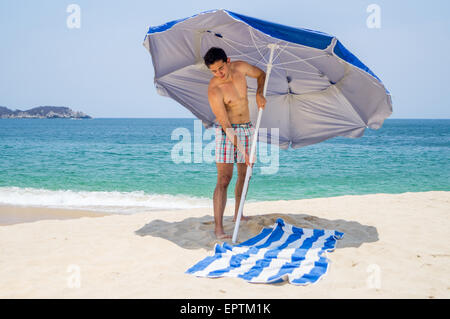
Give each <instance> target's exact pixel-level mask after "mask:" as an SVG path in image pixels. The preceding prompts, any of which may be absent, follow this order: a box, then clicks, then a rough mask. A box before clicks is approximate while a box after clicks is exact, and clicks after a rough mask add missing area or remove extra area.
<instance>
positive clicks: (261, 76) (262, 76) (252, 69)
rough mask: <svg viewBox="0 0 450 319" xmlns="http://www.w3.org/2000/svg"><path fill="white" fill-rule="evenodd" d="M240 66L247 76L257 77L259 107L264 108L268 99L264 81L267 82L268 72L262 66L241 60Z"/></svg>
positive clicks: (257, 102)
mask: <svg viewBox="0 0 450 319" xmlns="http://www.w3.org/2000/svg"><path fill="white" fill-rule="evenodd" d="M239 68H240V70H241V72H243V73H244V74H245V75H246V76H249V77H251V78H255V79H256V81H257V83H258V88H257V89H256V104H257V105H258V107H259V108H262V109H264V107H265V106H266V99H265V98H264V83H265V82H266V72H264V71H263V70H261V69H260V68H258V67H256V66H253V65H251V64H249V63H247V62H245V61H239Z"/></svg>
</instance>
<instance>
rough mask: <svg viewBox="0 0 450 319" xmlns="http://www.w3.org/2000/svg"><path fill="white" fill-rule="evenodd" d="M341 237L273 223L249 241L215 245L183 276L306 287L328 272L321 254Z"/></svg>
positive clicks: (341, 234) (331, 231) (278, 220)
mask: <svg viewBox="0 0 450 319" xmlns="http://www.w3.org/2000/svg"><path fill="white" fill-rule="evenodd" d="M343 235H344V233H341V232H338V231H335V230H319V229H306V228H298V227H294V226H292V225H290V224H286V223H285V222H284V221H283V220H282V219H277V221H276V223H275V224H274V225H273V226H272V227H271V228H264V229H263V230H262V231H261V233H259V234H258V235H256V236H255V237H253V238H250V239H249V240H247V241H245V242H243V243H241V244H238V245H234V246H232V245H230V244H228V243H223V244H222V245H219V244H216V246H215V248H214V251H215V252H214V255H213V256H209V257H206V258H205V259H203V260H201V261H200V262H198V263H197V264H195V265H194V266H192V267H191V268H189V269H188V270H187V271H186V273H188V274H192V275H195V276H197V277H209V278H216V277H238V278H242V279H244V280H246V281H248V282H251V283H277V282H281V281H284V280H286V279H288V280H289V282H290V283H291V284H294V285H306V284H310V283H314V282H316V281H317V280H319V279H320V278H321V277H322V276H323V275H325V274H326V272H327V270H328V262H329V260H328V259H327V258H326V256H325V252H327V251H332V250H334V248H335V246H336V240H338V239H341V238H342V237H343Z"/></svg>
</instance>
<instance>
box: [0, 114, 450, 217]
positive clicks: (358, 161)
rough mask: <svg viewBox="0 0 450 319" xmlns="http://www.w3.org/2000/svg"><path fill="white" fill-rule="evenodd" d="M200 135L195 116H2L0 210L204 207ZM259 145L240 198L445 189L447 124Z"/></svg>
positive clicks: (209, 181) (207, 164)
mask: <svg viewBox="0 0 450 319" xmlns="http://www.w3.org/2000/svg"><path fill="white" fill-rule="evenodd" d="M199 129H200V131H199ZM208 132H209V133H211V132H213V130H212V129H210V130H205V129H204V128H203V127H202V126H201V125H200V124H199V121H198V120H195V119H156V118H148V119H132V118H121V119H119V118H96V119H90V120H68V119H1V120H0V204H3V205H25V206H45V207H59V208H77V209H87V210H97V211H107V212H113V213H124V214H131V213H137V212H142V211H150V210H161V209H185V208H195V207H212V195H213V192H214V188H215V183H216V178H217V173H216V166H215V163H214V162H213V161H211V160H212V159H213V157H211V156H209V155H208V154H211V153H210V152H209V151H210V150H211V149H213V146H214V137H212V139H210V137H211V136H213V135H208ZM263 145H265V144H263V143H260V147H262V146H263ZM266 146H267V145H266ZM264 149H265V148H262V150H264ZM267 149H268V150H267V154H266V155H265V156H264V157H263V156H262V155H260V158H261V162H259V161H258V162H257V163H256V164H255V167H254V171H253V176H252V178H251V181H250V185H249V190H248V194H247V201H248V202H255V201H266V200H269V201H273V200H293V199H303V198H318V197H332V196H341V195H362V194H374V193H390V194H397V193H404V192H424V191H434V190H441V191H450V119H442V120H432V119H387V120H386V121H385V122H384V124H383V127H382V128H380V129H379V130H371V129H367V130H366V133H365V135H364V136H363V137H361V138H357V139H351V138H344V137H337V138H333V139H330V140H327V141H324V142H321V143H319V144H315V145H310V146H306V147H303V148H299V149H289V150H278V152H277V149H271V148H270V146H269V147H267ZM208 152H209V153H208ZM205 154H207V155H205ZM261 154H265V153H261ZM212 155H214V153H212ZM263 160H265V162H263ZM236 173H237V171H236V166H235V168H234V175H233V179H232V181H231V183H230V186H229V188H228V199H229V201H228V205H230V204H231V203H234V185H235V182H236Z"/></svg>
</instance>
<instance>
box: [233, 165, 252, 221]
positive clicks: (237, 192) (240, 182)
mask: <svg viewBox="0 0 450 319" xmlns="http://www.w3.org/2000/svg"><path fill="white" fill-rule="evenodd" d="M237 171H238V177H237V181H236V187H235V189H234V198H236V204H235V208H234V218H233V221H236V218H237V215H238V212H239V204H240V203H241V195H242V189H243V188H244V182H245V174H246V173H247V165H246V164H245V163H237ZM250 178H251V177H250ZM249 185H250V184H249ZM249 185H248V186H249ZM248 186H247V191H248ZM248 219H249V218H248V217H244V211H242V216H241V220H248Z"/></svg>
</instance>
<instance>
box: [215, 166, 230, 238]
mask: <svg viewBox="0 0 450 319" xmlns="http://www.w3.org/2000/svg"><path fill="white" fill-rule="evenodd" d="M216 166H217V185H216V189H215V190H214V197H213V205H214V223H215V229H214V233H215V234H216V237H217V238H220V239H224V238H231V236H230V235H225V232H224V231H223V214H224V211H225V206H226V204H227V189H228V185H229V184H230V181H231V178H232V177H233V163H216Z"/></svg>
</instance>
